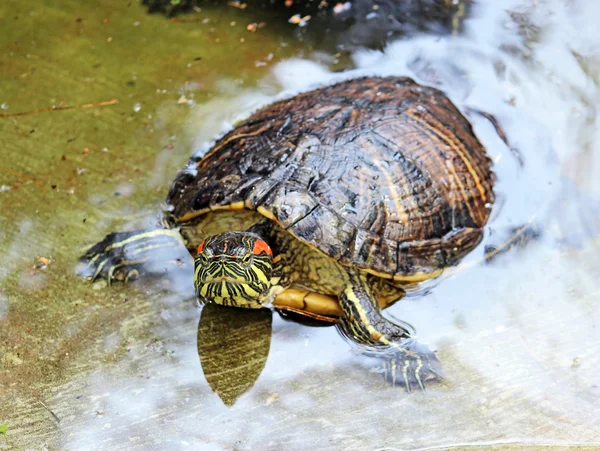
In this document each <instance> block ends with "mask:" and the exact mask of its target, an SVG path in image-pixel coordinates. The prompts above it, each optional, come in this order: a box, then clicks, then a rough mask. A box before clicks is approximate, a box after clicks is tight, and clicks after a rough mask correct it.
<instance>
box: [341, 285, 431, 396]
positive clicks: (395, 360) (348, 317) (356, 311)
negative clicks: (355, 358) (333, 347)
mask: <svg viewBox="0 0 600 451" xmlns="http://www.w3.org/2000/svg"><path fill="white" fill-rule="evenodd" d="M350 281H351V284H349V285H348V286H347V287H346V288H345V289H344V290H343V292H342V293H341V294H340V297H339V298H340V306H341V308H342V311H343V312H344V315H345V320H344V321H342V322H341V324H340V326H339V329H340V331H341V332H342V333H343V334H344V335H346V336H347V337H348V338H350V339H351V340H352V341H356V342H359V343H361V344H364V345H366V346H367V349H366V350H365V354H366V355H369V356H373V357H378V358H381V359H382V360H383V366H384V375H385V378H386V379H387V380H389V381H390V382H391V383H392V384H394V385H396V384H397V383H400V384H404V385H405V387H406V389H407V390H408V391H410V389H411V386H417V385H418V386H419V387H420V388H421V389H422V390H424V389H425V382H427V381H431V380H435V379H439V378H440V377H441V366H440V363H439V360H438V359H437V357H436V356H435V354H434V353H433V352H431V351H430V350H429V349H428V348H427V347H425V346H423V345H419V344H417V343H416V342H415V341H414V340H412V339H409V338H410V334H409V332H408V331H407V330H406V329H405V328H403V327H402V326H400V325H399V324H395V323H393V322H391V321H390V320H388V319H386V318H384V317H383V315H382V314H381V311H380V310H379V304H378V303H377V300H375V299H374V298H373V295H372V293H371V290H370V288H369V286H368V284H367V283H366V279H365V278H364V276H360V275H357V274H352V275H350Z"/></svg>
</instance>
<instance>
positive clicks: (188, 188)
mask: <svg viewBox="0 0 600 451" xmlns="http://www.w3.org/2000/svg"><path fill="white" fill-rule="evenodd" d="M493 181H494V176H493V174H492V172H491V170H490V160H489V159H488V158H487V156H486V154H485V149H484V147H483V146H482V145H481V143H480V142H479V141H478V140H477V138H476V137H475V136H474V134H473V130H472V128H471V125H470V124H469V122H468V121H467V120H466V119H465V118H464V117H463V115H462V114H461V113H460V112H459V111H458V110H457V109H456V107H455V106H454V105H453V104H452V103H451V102H450V100H448V98H447V97H446V96H445V95H444V94H443V93H442V92H441V91H439V90H437V89H434V88H430V87H424V86H420V85H418V84H417V83H415V82H414V81H413V80H411V79H409V78H397V77H388V78H378V77H371V78H360V79H356V80H349V81H344V82H341V83H338V84H336V85H333V86H328V87H325V88H321V89H317V90H314V91H310V92H306V93H303V94H299V95H296V96H295V97H292V98H289V99H287V100H282V101H279V102H276V103H273V104H271V105H269V106H267V107H265V108H263V109H261V110H259V111H257V112H256V113H254V114H253V115H252V116H250V117H249V118H248V119H246V120H245V121H243V122H242V123H240V124H239V125H238V126H237V127H236V128H235V129H233V130H232V131H231V132H229V133H228V134H226V135H225V136H223V137H222V138H221V139H219V140H218V141H217V142H216V144H215V145H214V146H213V147H212V148H211V149H210V151H209V152H208V153H207V154H206V155H203V156H197V157H193V158H192V159H191V160H190V162H189V164H188V166H187V168H186V169H184V170H182V171H181V172H180V173H179V174H178V176H177V178H176V179H175V182H174V183H173V186H172V187H171V190H170V192H169V195H168V198H167V202H168V205H169V207H170V209H169V211H168V213H167V214H166V215H165V223H166V224H167V227H166V228H165V229H160V230H152V231H148V230H145V231H134V232H124V233H123V232H122V233H113V234H110V235H108V236H107V237H106V238H105V239H104V240H103V241H102V242H100V243H98V244H96V245H95V246H94V247H92V248H91V249H90V250H89V251H88V252H87V253H86V254H85V256H84V261H85V262H86V263H87V266H88V270H89V271H90V274H92V275H93V278H97V277H100V276H101V277H106V278H108V279H109V281H110V280H111V279H114V278H116V279H121V280H122V279H123V278H127V277H128V276H129V275H131V274H138V271H139V272H141V265H142V264H143V263H144V262H147V261H148V260H150V259H151V257H152V258H159V259H160V258H161V257H160V252H158V254H157V251H160V250H161V249H162V250H171V249H174V248H178V247H179V248H181V247H183V246H185V247H187V249H189V250H190V252H192V253H193V255H194V257H195V271H194V284H195V288H196V292H197V295H198V297H199V298H200V299H201V300H202V301H204V302H214V303H217V304H221V305H226V306H232V307H243V308H252V309H255V308H263V307H276V308H281V309H286V310H292V311H300V312H304V313H306V314H307V315H312V316H314V317H316V318H317V319H324V318H327V317H331V316H336V315H338V316H339V319H338V324H339V328H340V330H341V331H342V332H343V333H344V334H345V335H346V336H347V337H349V338H350V339H351V340H353V341H355V342H358V343H361V344H363V345H366V346H367V347H368V349H369V351H368V352H369V353H373V352H379V351H381V352H382V354H385V355H386V356H387V358H386V359H385V360H386V362H387V369H388V370H390V375H391V377H392V378H393V379H394V380H397V381H402V382H403V383H404V384H406V386H407V387H408V388H410V385H411V384H418V385H419V386H421V387H423V384H424V382H425V381H427V380H429V379H432V378H435V377H436V375H437V373H438V370H439V367H438V361H437V358H436V357H435V355H434V354H433V353H431V352H428V351H426V350H424V349H419V348H418V347H417V346H416V345H415V343H414V342H413V341H412V340H409V338H410V333H409V331H408V330H407V327H406V325H402V324H397V323H394V322H392V321H390V320H389V319H387V318H385V317H384V316H383V315H382V314H381V308H380V306H381V305H386V304H387V303H388V302H390V301H393V300H395V299H398V298H400V297H401V296H402V295H403V293H404V290H403V288H405V287H406V286H409V285H414V284H415V283H418V282H420V281H423V280H426V279H430V278H432V277H435V276H437V275H439V274H440V273H441V271H442V270H443V269H444V268H445V267H447V266H450V265H453V264H456V263H457V262H458V261H459V260H460V259H461V258H462V257H463V256H464V255H465V254H466V253H467V252H469V251H470V250H472V249H473V248H474V247H475V246H476V245H477V244H478V243H479V242H480V240H481V238H482V233H483V232H482V227H483V226H484V224H485V223H486V221H487V219H488V217H489V215H490V206H491V204H492V202H493V201H494V194H493V191H492V185H493ZM153 255H154V257H153ZM156 255H159V257H156ZM162 258H163V259H164V261H165V263H164V265H163V266H166V265H167V263H166V259H167V257H166V256H164V255H163V256H162ZM338 300H339V303H338Z"/></svg>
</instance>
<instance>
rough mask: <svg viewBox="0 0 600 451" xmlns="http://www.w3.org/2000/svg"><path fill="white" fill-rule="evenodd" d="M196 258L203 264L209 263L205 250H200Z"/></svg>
mask: <svg viewBox="0 0 600 451" xmlns="http://www.w3.org/2000/svg"><path fill="white" fill-rule="evenodd" d="M196 260H197V261H198V262H199V263H200V264H201V265H208V260H209V259H208V255H206V254H205V253H204V252H200V253H199V254H198V255H197V256H196Z"/></svg>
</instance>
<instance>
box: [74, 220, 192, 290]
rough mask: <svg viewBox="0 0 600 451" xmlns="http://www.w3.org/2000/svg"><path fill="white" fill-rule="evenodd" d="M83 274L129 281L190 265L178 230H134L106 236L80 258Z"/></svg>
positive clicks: (84, 275) (92, 277) (94, 278)
mask: <svg viewBox="0 0 600 451" xmlns="http://www.w3.org/2000/svg"><path fill="white" fill-rule="evenodd" d="M80 261H81V265H82V267H81V269H80V271H79V273H80V275H81V276H83V277H90V278H91V279H92V281H94V280H96V279H98V278H103V279H106V280H107V282H108V284H110V283H111V282H112V281H113V280H122V281H124V282H128V281H129V280H130V279H131V278H133V277H139V276H140V275H143V274H145V273H157V272H165V271H167V270H168V269H169V268H172V267H175V266H177V267H182V266H185V265H186V264H191V258H190V256H189V252H188V251H187V249H186V248H185V245H184V243H183V240H182V238H181V235H180V234H179V232H178V231H177V230H169V229H156V230H135V231H132V232H116V233H111V234H109V235H106V237H104V239H103V240H102V241H100V242H99V243H97V244H95V245H94V246H92V247H91V248H90V249H88V251H87V252H86V253H85V254H84V255H83V256H82V257H81V259H80Z"/></svg>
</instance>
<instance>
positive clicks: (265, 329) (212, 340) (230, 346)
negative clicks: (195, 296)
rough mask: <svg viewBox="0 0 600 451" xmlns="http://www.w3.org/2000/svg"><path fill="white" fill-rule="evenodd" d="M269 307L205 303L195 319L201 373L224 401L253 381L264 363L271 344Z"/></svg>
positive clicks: (235, 396)
mask: <svg viewBox="0 0 600 451" xmlns="http://www.w3.org/2000/svg"><path fill="white" fill-rule="evenodd" d="M272 318H273V316H272V313H271V312H270V311H269V310H266V309H261V310H251V309H246V310H242V309H236V308H225V307H221V306H218V305H216V304H207V305H205V306H204V307H203V308H202V314H201V315H200V321H199V322H198V354H199V356H200V363H201V364H202V371H203V372H204V377H205V378H206V381H207V382H208V384H209V385H210V388H212V389H213V390H214V391H215V393H217V394H218V395H219V397H220V398H221V399H222V400H223V402H224V403H225V404H226V405H232V404H233V403H234V402H235V401H236V400H237V399H238V398H239V397H240V396H241V395H242V394H244V393H245V392H246V391H247V390H248V389H249V388H250V387H252V385H254V382H255V381H256V379H258V376H260V373H261V371H262V369H263V367H264V366H265V362H266V361H267V356H268V355H269V347H270V344H271V322H272Z"/></svg>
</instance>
